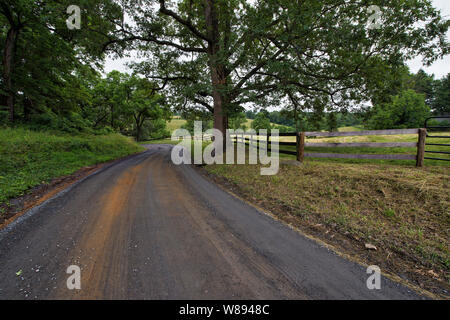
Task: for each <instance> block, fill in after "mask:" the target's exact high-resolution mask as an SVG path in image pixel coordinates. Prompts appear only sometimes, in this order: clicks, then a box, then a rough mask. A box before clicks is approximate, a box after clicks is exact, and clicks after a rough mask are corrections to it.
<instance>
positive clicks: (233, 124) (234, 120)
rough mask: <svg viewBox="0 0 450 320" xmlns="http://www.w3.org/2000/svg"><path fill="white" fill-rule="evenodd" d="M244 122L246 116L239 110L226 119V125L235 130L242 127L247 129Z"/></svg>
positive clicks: (245, 121)
mask: <svg viewBox="0 0 450 320" xmlns="http://www.w3.org/2000/svg"><path fill="white" fill-rule="evenodd" d="M246 123H247V118H246V116H245V113H244V112H239V113H237V114H236V115H234V116H232V117H230V118H229V119H228V127H229V128H230V129H234V130H237V129H242V130H244V131H245V130H247V129H248V128H247V125H246Z"/></svg>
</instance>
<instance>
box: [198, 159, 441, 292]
mask: <svg viewBox="0 0 450 320" xmlns="http://www.w3.org/2000/svg"><path fill="white" fill-rule="evenodd" d="M199 170H200V171H201V172H202V173H203V174H204V175H207V176H208V177H209V178H210V179H212V180H213V181H215V182H216V183H218V184H219V185H221V186H222V187H224V188H226V189H228V190H230V191H232V192H233V193H235V194H237V195H238V196H240V197H242V198H243V199H245V200H247V201H249V202H250V203H253V204H255V205H257V206H259V207H261V208H263V209H265V210H267V211H269V212H270V213H272V214H273V215H274V216H276V217H277V218H278V219H280V220H282V221H284V222H285V223H287V224H290V225H292V226H294V227H296V228H298V229H299V230H301V231H302V232H304V233H305V234H308V235H311V236H313V237H315V238H318V239H320V240H322V241H324V242H325V243H328V244H330V245H332V246H334V247H335V248H337V250H339V251H340V252H343V253H345V254H348V255H350V256H352V257H354V258H355V260H357V261H360V262H361V263H364V264H367V265H378V266H379V267H380V268H381V269H382V271H384V272H386V273H390V274H393V275H396V276H398V277H400V278H402V279H404V280H406V281H409V282H411V283H413V284H415V285H417V286H419V287H420V288H423V289H425V290H428V291H431V292H433V293H434V294H437V295H438V296H440V297H442V298H444V299H448V298H450V285H449V280H450V270H449V251H448V250H449V240H448V239H449V231H450V215H449V212H448V207H449V202H450V199H449V198H450V196H449V194H448V190H449V177H450V173H449V171H448V168H438V167H435V168H425V169H416V168H413V167H400V166H387V165H383V166H381V165H361V164H357V165H350V164H330V163H319V162H309V163H306V164H304V165H301V166H290V165H282V166H281V168H280V171H279V173H278V175H275V176H261V175H259V166H249V165H212V166H205V167H203V168H201V169H199ZM366 245H373V246H374V247H376V249H374V248H373V247H372V249H369V248H367V247H366Z"/></svg>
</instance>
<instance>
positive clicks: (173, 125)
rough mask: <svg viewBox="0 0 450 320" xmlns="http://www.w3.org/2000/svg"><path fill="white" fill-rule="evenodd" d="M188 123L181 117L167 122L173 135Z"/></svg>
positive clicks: (175, 117)
mask: <svg viewBox="0 0 450 320" xmlns="http://www.w3.org/2000/svg"><path fill="white" fill-rule="evenodd" d="M185 123H186V120H183V119H180V116H174V117H173V118H172V119H171V120H170V121H168V122H167V129H169V131H170V132H171V133H172V132H173V131H175V130H177V129H180V128H181V126H182V125H184V124H185Z"/></svg>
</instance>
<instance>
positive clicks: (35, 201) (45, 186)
mask: <svg viewBox="0 0 450 320" xmlns="http://www.w3.org/2000/svg"><path fill="white" fill-rule="evenodd" d="M132 156H134V155H129V156H126V157H122V158H120V159H115V160H111V161H108V162H103V163H99V164H96V165H92V166H87V167H83V168H81V169H79V170H77V171H75V172H74V173H72V174H70V175H65V176H62V177H58V178H54V179H52V180H50V181H49V182H47V183H42V184H40V185H38V186H36V187H34V188H31V189H30V190H28V191H27V192H26V193H25V194H24V195H22V196H20V197H16V198H13V199H10V200H9V201H8V202H9V203H2V204H0V229H2V228H4V227H6V226H7V225H8V224H10V223H11V222H13V221H14V220H16V219H17V218H18V217H20V216H21V215H23V214H24V213H26V212H27V211H28V210H30V209H32V208H33V207H36V206H38V205H40V204H42V203H43V202H45V201H47V200H48V199H50V198H52V197H54V196H55V195H56V194H58V193H59V192H61V191H63V190H64V189H66V188H68V187H70V186H71V185H72V184H74V183H76V182H77V181H80V180H81V179H83V178H85V177H87V176H89V175H90V174H93V173H94V172H96V171H98V170H100V169H101V168H103V167H106V166H108V165H111V164H113V163H115V162H118V161H122V160H125V159H128V158H130V157H132Z"/></svg>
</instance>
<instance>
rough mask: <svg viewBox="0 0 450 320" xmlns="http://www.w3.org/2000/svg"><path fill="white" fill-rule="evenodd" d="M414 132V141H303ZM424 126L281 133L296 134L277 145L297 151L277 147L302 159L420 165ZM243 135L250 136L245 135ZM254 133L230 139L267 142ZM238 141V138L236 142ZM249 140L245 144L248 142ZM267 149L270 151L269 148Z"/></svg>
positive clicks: (422, 161) (421, 163) (423, 152)
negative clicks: (314, 150)
mask: <svg viewBox="0 0 450 320" xmlns="http://www.w3.org/2000/svg"><path fill="white" fill-rule="evenodd" d="M403 134H417V135H418V141H417V142H357V143H356V142H352V143H345V142H344V143H334V142H332V143H329V142H328V143H327V142H324V143H311V142H305V140H306V137H350V136H374V135H403ZM426 135H427V131H426V129H392V130H363V131H350V132H319V131H315V132H314V131H313V132H297V133H280V134H279V136H280V137H296V142H283V141H280V142H279V145H280V146H283V145H284V146H296V151H289V150H279V153H284V154H291V155H296V156H297V160H298V161H300V162H303V160H304V158H305V157H310V158H338V159H380V160H416V166H417V167H422V166H423V163H424V156H425V139H426ZM245 136H250V138H247V137H245ZM254 136H256V137H258V136H257V135H256V134H253V135H252V134H239V135H235V136H234V137H233V138H234V139H235V142H236V143H244V144H247V145H250V144H251V143H253V142H257V144H256V147H258V145H259V144H261V143H267V144H268V143H269V142H270V140H269V136H267V138H266V139H265V140H260V139H253V137H254ZM239 140H240V141H239ZM247 142H248V143H247ZM267 147H268V150H269V151H270V147H269V146H267ZM305 147H329V148H348V147H363V148H364V147H365V148H393V147H410V148H417V153H416V154H415V155H413V154H356V153H307V152H305Z"/></svg>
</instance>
